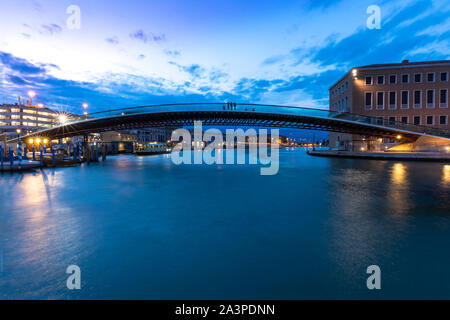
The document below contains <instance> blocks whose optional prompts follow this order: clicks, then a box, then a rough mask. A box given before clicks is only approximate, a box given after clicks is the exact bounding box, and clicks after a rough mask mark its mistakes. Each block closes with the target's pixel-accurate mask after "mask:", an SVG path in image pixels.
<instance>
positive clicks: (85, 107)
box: [82, 103, 89, 118]
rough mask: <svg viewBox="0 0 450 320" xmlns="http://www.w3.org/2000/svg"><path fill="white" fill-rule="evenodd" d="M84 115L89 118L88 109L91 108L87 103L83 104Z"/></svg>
mask: <svg viewBox="0 0 450 320" xmlns="http://www.w3.org/2000/svg"><path fill="white" fill-rule="evenodd" d="M82 106H83V115H85V116H87V114H88V113H87V108H88V107H89V105H88V104H87V103H83V104H82ZM86 118H87V117H86Z"/></svg>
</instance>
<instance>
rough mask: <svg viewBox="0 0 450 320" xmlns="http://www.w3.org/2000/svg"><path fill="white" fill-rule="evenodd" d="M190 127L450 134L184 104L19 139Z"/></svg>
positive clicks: (99, 116) (369, 120) (315, 112)
mask: <svg viewBox="0 0 450 320" xmlns="http://www.w3.org/2000/svg"><path fill="white" fill-rule="evenodd" d="M64 118H65V117H64ZM194 121H201V122H202V125H203V126H217V127H219V126H226V127H261V128H292V129H312V130H321V131H331V132H341V133H350V134H358V135H364V136H372V137H386V138H395V137H398V135H401V136H402V139H403V138H404V139H406V140H410V141H416V140H417V139H418V138H420V137H422V136H428V137H434V138H442V139H448V140H449V141H450V131H448V130H442V129H438V128H433V127H426V126H418V125H412V124H405V123H401V122H391V121H388V120H387V119H383V118H373V117H367V116H363V115H357V114H351V113H339V112H330V111H329V110H323V109H312V108H303V107H292V106H279V105H264V104H241V103H238V104H235V103H184V104H164V105H150V106H142V107H131V108H121V109H112V110H107V111H101V112H95V113H90V114H88V115H86V116H84V118H83V119H80V118H79V117H78V119H70V118H68V119H65V121H64V123H57V124H55V125H54V126H53V127H50V128H45V129H43V130H40V131H36V132H33V133H30V134H27V135H24V136H21V137H20V139H21V140H25V139H28V138H37V137H45V138H48V139H50V140H54V139H60V138H70V137H75V136H87V135H89V134H92V133H100V132H105V131H113V130H131V129H139V128H152V127H154V128H161V127H170V128H180V127H184V126H192V125H193V124H194ZM17 139H18V138H15V139H12V140H10V141H8V143H12V142H14V141H17Z"/></svg>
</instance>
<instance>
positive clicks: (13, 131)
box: [0, 103, 81, 139]
mask: <svg viewBox="0 0 450 320" xmlns="http://www.w3.org/2000/svg"><path fill="white" fill-rule="evenodd" d="M76 118H80V116H77V115H74V114H70V113H65V112H59V111H55V110H52V109H49V108H45V107H43V106H33V105H25V104H19V103H16V104H2V105H0V135H2V136H3V137H4V138H6V139H9V138H11V137H17V135H18V134H20V135H24V134H28V133H32V132H35V131H38V130H42V129H45V128H50V127H52V126H54V125H56V124H59V123H61V122H66V121H69V120H73V119H76ZM80 119H81V118H80Z"/></svg>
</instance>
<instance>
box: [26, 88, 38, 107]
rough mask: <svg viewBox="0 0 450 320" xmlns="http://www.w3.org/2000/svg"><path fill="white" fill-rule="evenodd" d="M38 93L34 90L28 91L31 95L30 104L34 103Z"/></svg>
mask: <svg viewBox="0 0 450 320" xmlns="http://www.w3.org/2000/svg"><path fill="white" fill-rule="evenodd" d="M35 95H36V92H34V91H33V90H30V91H28V96H29V97H30V106H32V105H33V97H34V96H35Z"/></svg>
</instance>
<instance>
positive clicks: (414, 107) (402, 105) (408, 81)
mask: <svg viewBox="0 0 450 320" xmlns="http://www.w3.org/2000/svg"><path fill="white" fill-rule="evenodd" d="M449 73H450V60H445V61H426V62H409V61H408V60H404V61H403V62H402V63H392V64H374V65H368V66H362V67H356V68H353V69H351V70H350V71H348V72H347V73H346V74H345V75H344V76H343V77H342V78H341V79H339V81H337V82H336V83H335V84H334V85H333V86H332V87H331V88H330V92H329V101H330V104H329V108H330V111H333V112H350V113H354V114H360V115H365V116H370V117H374V118H379V119H380V120H381V119H383V120H384V121H388V122H402V123H408V124H414V125H422V126H430V127H435V128H441V129H447V130H450V124H449V118H450V111H449V110H450V109H449V102H448V98H449V91H450V90H449V89H450V81H449ZM363 139H364V140H363ZM367 139H370V137H361V136H356V135H350V134H337V133H330V147H331V148H334V149H336V148H339V149H346V150H348V149H350V148H352V149H354V147H355V145H357V144H358V142H361V141H367ZM378 140H379V139H377V141H378ZM382 142H383V143H389V142H391V143H392V142H393V141H384V140H383V141H382Z"/></svg>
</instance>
